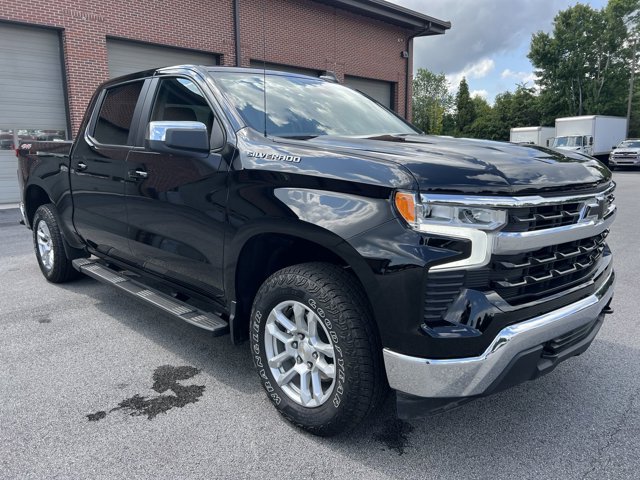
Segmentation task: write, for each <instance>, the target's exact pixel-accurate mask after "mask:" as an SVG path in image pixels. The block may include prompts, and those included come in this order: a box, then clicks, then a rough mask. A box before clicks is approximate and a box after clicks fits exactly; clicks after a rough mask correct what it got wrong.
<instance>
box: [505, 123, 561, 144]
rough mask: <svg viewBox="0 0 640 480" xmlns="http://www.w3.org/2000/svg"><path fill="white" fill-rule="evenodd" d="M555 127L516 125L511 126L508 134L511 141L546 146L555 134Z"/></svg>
mask: <svg viewBox="0 0 640 480" xmlns="http://www.w3.org/2000/svg"><path fill="white" fill-rule="evenodd" d="M555 132H556V129H555V128H553V127H517V128H512V129H511V132H510V134H509V141H510V142H511V143H527V144H529V145H539V146H541V147H548V146H549V145H550V142H549V140H551V139H552V138H553V137H554V135H555Z"/></svg>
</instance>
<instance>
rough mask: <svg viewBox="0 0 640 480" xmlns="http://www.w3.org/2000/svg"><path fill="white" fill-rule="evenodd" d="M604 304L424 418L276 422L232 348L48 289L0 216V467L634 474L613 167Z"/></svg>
mask: <svg viewBox="0 0 640 480" xmlns="http://www.w3.org/2000/svg"><path fill="white" fill-rule="evenodd" d="M615 180H616V182H617V183H618V189H617V192H616V196H617V204H618V208H619V214H618V218H617V221H616V223H615V225H614V227H613V231H612V234H611V235H610V237H609V242H610V245H611V247H612V249H613V251H614V253H615V255H616V260H615V262H616V269H617V276H618V281H617V286H616V295H615V298H614V302H613V307H614V309H615V313H614V314H613V315H609V316H607V319H606V322H605V324H604V326H603V327H602V329H601V331H600V333H599V335H598V337H597V338H596V340H595V342H594V343H593V345H592V346H591V348H590V349H589V350H588V351H587V352H586V353H584V354H583V355H581V356H579V357H576V358H573V359H570V360H569V361H567V362H565V363H563V364H561V365H560V366H559V367H558V368H557V369H556V370H555V371H554V372H552V373H551V374H549V375H547V376H545V377H542V378H541V379H539V380H537V381H535V382H530V383H527V384H524V385H520V386H518V387H516V388H513V389H511V390H508V391H505V392H502V393H500V394H497V395H495V396H492V397H488V398H485V399H482V400H478V401H475V402H472V403H470V404H467V405H465V406H463V407H461V408H460V409H458V410H455V411H451V412H448V413H445V414H442V415H439V416H437V417H432V418H428V419H422V420H413V421H410V422H401V421H398V420H396V419H395V417H394V415H393V404H392V402H391V401H388V402H387V403H386V404H385V406H384V408H383V409H382V410H381V412H379V413H378V414H377V415H376V416H375V418H372V419H370V420H368V421H367V422H366V423H365V424H363V425H362V426H361V427H359V428H358V429H357V430H355V431H353V432H351V433H349V434H347V435H343V436H340V437H337V438H329V439H324V438H317V437H314V436H311V435H309V434H306V433H304V432H303V431H301V430H298V429H297V428H295V427H293V426H291V425H289V424H288V423H287V422H285V421H284V420H283V419H281V418H280V416H279V414H278V413H277V412H276V410H275V409H274V408H273V407H272V406H271V404H270V403H269V402H268V401H267V399H266V397H265V395H264V393H263V390H262V387H261V386H260V383H259V381H258V378H257V377H256V375H255V373H254V371H253V367H252V365H251V358H250V355H249V350H248V345H242V346H233V345H231V344H230V342H229V339H228V337H221V338H211V337H210V336H209V335H207V333H206V332H203V331H200V330H198V329H197V328H195V327H191V326H190V325H187V324H184V323H181V322H180V321H179V320H174V319H172V318H170V317H167V316H165V315H163V314H159V313H158V312H157V311H156V310H154V309H151V308H149V307H146V306H145V305H143V304H141V303H138V302H136V301H135V300H132V299H129V298H126V297H123V296H121V295H119V294H118V293H117V292H116V291H115V290H114V289H113V288H112V287H110V286H107V285H103V284H100V283H98V282H96V281H95V280H92V279H89V278H84V279H81V280H78V281H76V282H73V283H69V284H65V285H53V284H49V283H47V282H46V281H45V280H44V278H43V277H42V275H41V274H40V271H39V269H38V266H37V264H36V260H35V257H34V254H33V247H32V240H31V232H30V231H29V230H27V229H26V228H25V227H23V226H21V225H18V224H17V220H18V215H17V211H16V210H2V211H0V295H1V296H0V478H21V479H22V478H47V479H51V478H64V479H71V478H92V479H102V478H105V479H106V478H108V479H112V478H127V479H133V478H154V479H164V478H167V479H169V478H171V479H176V478H180V479H186V478H260V479H263V478H265V479H266V478H273V479H279V478H296V479H298V478H302V479H304V478H309V479H313V478H322V479H324V480H326V479H328V478H333V477H336V478H349V479H357V478H367V479H373V478H416V479H417V478H456V479H459V478H465V479H466V478H548V479H553V478H562V479H573V478H593V479H599V478H638V477H639V476H640V473H639V472H640V312H639V310H640V308H639V307H638V298H639V297H640V284H639V283H638V272H640V221H639V220H638V202H639V201H640V172H633V171H628V172H616V173H615Z"/></svg>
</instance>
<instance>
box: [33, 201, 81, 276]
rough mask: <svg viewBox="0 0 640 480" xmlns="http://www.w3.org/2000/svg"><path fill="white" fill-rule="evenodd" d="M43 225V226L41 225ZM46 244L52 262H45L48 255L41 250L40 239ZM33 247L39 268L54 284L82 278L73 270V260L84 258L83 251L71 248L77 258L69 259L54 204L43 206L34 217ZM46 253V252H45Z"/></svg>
mask: <svg viewBox="0 0 640 480" xmlns="http://www.w3.org/2000/svg"><path fill="white" fill-rule="evenodd" d="M41 224H42V225H41ZM39 238H40V240H41V241H43V242H45V243H46V244H47V245H48V248H50V250H51V252H52V254H51V259H50V262H48V261H45V259H44V258H43V256H44V257H45V258H46V257H47V255H46V254H44V255H43V253H42V251H41V248H39V243H38V239H39ZM33 246H34V249H35V252H36V258H37V259H38V266H39V267H40V270H41V271H42V274H43V275H44V277H45V278H46V279H47V280H48V281H50V282H52V283H64V282H68V281H70V280H73V279H75V278H78V277H79V276H80V273H79V272H78V271H76V270H75V269H74V268H73V265H72V264H71V260H73V258H78V257H80V256H84V254H83V252H82V251H81V250H75V249H71V248H69V251H71V252H73V253H74V254H75V256H73V258H69V256H68V255H67V251H66V250H65V245H64V238H63V237H62V233H61V232H60V222H59V221H58V214H57V212H56V207H55V205H53V204H52V203H47V204H45V205H41V206H40V207H38V209H37V210H36V213H35V215H34V216H33ZM45 251H46V250H45Z"/></svg>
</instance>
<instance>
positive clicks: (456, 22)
mask: <svg viewBox="0 0 640 480" xmlns="http://www.w3.org/2000/svg"><path fill="white" fill-rule="evenodd" d="M389 1H391V2H392V3H397V4H399V5H402V6H405V7H408V8H411V9H413V10H416V11H418V12H421V13H424V14H426V15H430V16H432V17H436V18H438V19H441V20H448V21H450V22H451V30H448V31H447V33H445V34H444V35H438V36H435V37H423V38H417V39H416V40H415V43H414V69H415V70H417V69H418V68H419V67H424V68H428V69H429V70H432V71H434V72H437V73H439V72H444V73H445V74H446V75H447V77H448V79H449V80H450V82H451V83H452V84H453V85H454V86H455V87H457V85H458V83H459V82H460V79H461V78H462V76H463V75H464V76H465V77H466V78H467V81H468V83H469V88H470V90H471V91H472V92H476V93H477V94H479V95H482V96H484V97H486V98H487V100H489V101H490V102H492V101H493V98H494V97H495V95H496V94H498V93H500V92H503V91H505V90H513V89H515V86H516V84H517V83H520V82H522V81H525V82H528V83H529V85H533V78H534V77H533V67H532V65H531V63H530V62H529V59H527V53H528V52H529V43H530V41H531V35H532V34H533V33H535V32H537V31H539V30H544V31H551V29H552V21H553V17H554V16H555V15H556V14H557V13H558V11H559V10H563V9H565V8H567V7H568V6H571V5H575V4H576V3H577V2H576V1H575V0H573V1H571V0H389ZM581 3H586V4H589V5H591V6H592V7H594V8H601V7H602V6H604V5H605V4H606V0H583V1H582V2H581Z"/></svg>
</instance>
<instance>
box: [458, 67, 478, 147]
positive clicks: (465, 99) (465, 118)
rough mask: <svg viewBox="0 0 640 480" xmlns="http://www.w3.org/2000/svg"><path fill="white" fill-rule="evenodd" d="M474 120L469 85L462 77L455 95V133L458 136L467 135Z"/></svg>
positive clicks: (473, 107) (473, 106)
mask: <svg viewBox="0 0 640 480" xmlns="http://www.w3.org/2000/svg"><path fill="white" fill-rule="evenodd" d="M475 119H476V111H475V105H474V103H473V100H472V99H471V95H470V94H469V85H468V84H467V79H466V78H464V77H462V80H460V86H459V87H458V94H457V95H456V131H457V133H458V134H459V135H465V134H468V133H469V127H470V126H471V124H472V123H473V121H474V120H475Z"/></svg>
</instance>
